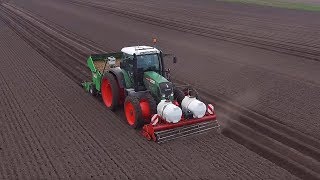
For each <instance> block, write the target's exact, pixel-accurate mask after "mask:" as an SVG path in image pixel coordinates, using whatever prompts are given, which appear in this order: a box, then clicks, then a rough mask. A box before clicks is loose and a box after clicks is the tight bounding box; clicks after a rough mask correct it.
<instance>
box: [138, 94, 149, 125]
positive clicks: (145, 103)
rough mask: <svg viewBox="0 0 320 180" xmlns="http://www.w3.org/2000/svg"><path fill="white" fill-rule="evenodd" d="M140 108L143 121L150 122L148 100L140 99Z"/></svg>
mask: <svg viewBox="0 0 320 180" xmlns="http://www.w3.org/2000/svg"><path fill="white" fill-rule="evenodd" d="M140 107H141V111H142V117H143V119H144V120H145V121H148V120H150V118H151V111H150V104H149V102H148V100H146V99H142V100H141V101H140Z"/></svg>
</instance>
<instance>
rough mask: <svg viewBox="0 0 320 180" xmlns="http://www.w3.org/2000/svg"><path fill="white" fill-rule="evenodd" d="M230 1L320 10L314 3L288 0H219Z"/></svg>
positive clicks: (319, 6)
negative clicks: (290, 0)
mask: <svg viewBox="0 0 320 180" xmlns="http://www.w3.org/2000/svg"><path fill="white" fill-rule="evenodd" d="M219 1H228V2H238V3H247V4H257V5H262V6H272V7H279V8H286V9H296V10H304V11H320V5H312V4H307V3H302V2H301V3H300V2H288V1H279V0H219Z"/></svg>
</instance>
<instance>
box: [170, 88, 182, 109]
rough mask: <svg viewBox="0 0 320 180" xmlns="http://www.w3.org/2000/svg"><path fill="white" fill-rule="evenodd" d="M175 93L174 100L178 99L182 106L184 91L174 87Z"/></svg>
mask: <svg viewBox="0 0 320 180" xmlns="http://www.w3.org/2000/svg"><path fill="white" fill-rule="evenodd" d="M173 94H174V100H176V101H177V102H178V103H179V105H180V106H181V102H182V100H183V98H184V97H185V94H184V92H183V91H182V90H181V89H179V88H174V90H173Z"/></svg>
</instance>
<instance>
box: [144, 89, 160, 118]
mask: <svg viewBox="0 0 320 180" xmlns="http://www.w3.org/2000/svg"><path fill="white" fill-rule="evenodd" d="M143 98H145V99H147V101H148V102H149V105H150V115H151V116H152V115H154V114H157V103H156V101H155V99H154V98H153V97H152V95H151V94H150V93H146V94H145V96H144V97H143Z"/></svg>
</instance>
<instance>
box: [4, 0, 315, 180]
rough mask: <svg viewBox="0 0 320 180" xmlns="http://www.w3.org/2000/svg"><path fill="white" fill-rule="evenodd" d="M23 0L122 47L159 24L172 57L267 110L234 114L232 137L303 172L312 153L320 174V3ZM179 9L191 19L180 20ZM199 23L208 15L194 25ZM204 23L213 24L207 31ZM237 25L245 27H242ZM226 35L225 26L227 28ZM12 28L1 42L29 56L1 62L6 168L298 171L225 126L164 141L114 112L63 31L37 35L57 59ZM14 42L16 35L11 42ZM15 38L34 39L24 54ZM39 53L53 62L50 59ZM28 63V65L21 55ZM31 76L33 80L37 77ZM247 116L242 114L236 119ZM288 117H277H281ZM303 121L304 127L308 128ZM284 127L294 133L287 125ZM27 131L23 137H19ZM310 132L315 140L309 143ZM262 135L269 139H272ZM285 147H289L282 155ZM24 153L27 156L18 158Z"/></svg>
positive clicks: (223, 90) (193, 173)
mask: <svg viewBox="0 0 320 180" xmlns="http://www.w3.org/2000/svg"><path fill="white" fill-rule="evenodd" d="M16 2H17V3H18V4H19V6H22V7H24V8H26V9H30V10H32V11H34V13H36V14H38V15H39V16H42V17H45V18H47V19H50V20H51V21H54V22H55V23H56V24H59V25H62V26H64V27H66V28H67V29H68V30H71V31H73V32H76V33H77V34H81V35H82V37H85V38H87V39H90V40H91V42H88V43H87V42H85V41H84V40H83V39H81V36H79V41H83V42H84V44H86V43H87V44H95V45H98V46H100V47H103V48H105V49H106V50H107V51H114V50H116V51H117V50H118V49H120V48H121V47H123V46H128V45H137V44H150V42H151V40H150V38H151V37H153V36H154V35H155V34H156V35H157V36H158V37H159V38H158V40H159V47H161V49H163V50H164V51H165V52H170V51H171V52H172V51H174V52H175V53H176V55H177V56H178V57H179V65H178V66H172V64H170V63H168V64H167V67H170V68H171V69H172V71H173V74H174V75H175V77H176V78H179V79H180V80H186V81H189V82H191V83H194V84H195V85H196V86H197V87H199V88H201V89H203V91H205V92H206V93H208V94H209V95H211V96H210V97H212V95H215V96H217V97H222V98H226V99H231V100H232V101H233V102H234V103H237V104H240V105H243V106H245V107H249V108H250V109H252V110H254V111H256V112H258V115H256V116H255V118H256V119H253V120H252V121H251V122H250V121H248V119H246V118H245V119H243V117H240V114H239V117H238V118H237V117H235V118H234V119H233V120H234V121H235V122H233V123H226V122H222V123H224V124H223V125H224V126H225V127H226V129H229V131H230V130H233V131H234V132H233V134H232V133H231V135H228V137H231V138H232V139H236V141H237V142H239V143H241V144H242V145H244V146H245V147H248V148H249V149H250V150H253V151H255V152H257V153H258V154H259V155H261V156H263V157H265V158H267V159H268V160H270V161H272V162H275V163H276V164H277V165H279V166H281V167H283V168H286V169H287V170H288V171H290V172H291V173H294V174H295V175H297V176H299V177H302V178H303V177H305V176H304V175H301V174H300V175H299V169H297V167H299V166H300V164H299V163H301V162H302V161H304V160H305V159H308V158H310V157H312V158H310V159H311V160H310V161H307V162H305V163H304V164H303V165H304V166H305V167H306V168H310V169H307V170H306V171H305V172H308V171H309V170H312V171H314V172H310V173H309V172H308V173H307V174H308V175H312V173H315V175H312V177H317V174H316V173H319V170H318V169H319V168H318V167H319V166H314V167H313V164H318V163H319V162H318V161H317V160H316V159H319V158H318V157H319V153H318V152H319V151H318V152H317V150H318V149H319V146H318V145H319V143H317V142H316V140H312V141H311V140H310V139H311V136H310V137H307V138H305V139H304V138H302V136H303V135H301V134H304V136H308V135H312V136H314V137H316V138H318V136H317V135H318V133H319V131H318V128H319V122H318V121H317V119H318V115H319V107H320V106H319V102H320V101H319V99H318V97H320V96H319V92H320V91H319V88H318V87H319V83H320V79H319V77H320V74H319V71H318V69H319V64H318V60H319V54H318V50H317V47H319V44H318V43H319V40H318V39H317V37H318V36H317V31H316V30H317V29H318V28H317V27H318V26H319V23H318V21H316V20H313V19H316V18H315V17H318V15H317V14H314V13H303V14H302V13H299V12H296V11H290V10H279V9H272V8H261V9H256V8H257V7H255V6H254V7H253V6H241V5H228V6H227V5H226V4H224V3H218V2H214V1H204V0H203V1H197V2H196V3H195V2H194V1H186V2H185V3H183V4H181V3H179V2H176V1H170V2H169V1H168V2H166V3H164V2H159V1H151V2H149V1H148V2H147V1H144V0H143V1H134V2H132V1H131V2H132V3H137V4H139V6H132V5H130V3H128V2H127V3H128V4H127V3H123V2H122V1H111V2H109V1H108V4H102V6H99V7H90V6H89V7H83V4H82V6H79V5H78V4H70V3H65V2H64V1H57V2H51V1H39V0H32V1H30V2H28V3H25V1H23V2H22V1H21V2H19V0H17V1H16ZM68 2H70V1H68ZM97 2H98V1H97ZM101 2H102V1H101ZM212 3H213V4H212ZM106 5H110V6H111V9H110V7H109V6H108V7H109V9H107V11H105V10H103V9H101V7H105V6H106ZM120 7H121V8H120ZM112 8H113V9H112ZM126 8H127V9H126ZM127 12H135V14H127ZM270 12H271V13H270ZM121 16H124V17H121ZM152 16H156V17H161V18H162V19H163V20H164V22H163V21H156V20H155V19H154V18H153V17H152ZM137 17H140V19H137ZM168 17H169V19H168ZM172 17H175V21H176V22H174V23H176V24H174V23H173V22H172V20H171V19H170V18H172ZM165 18H167V19H165ZM150 19H151V20H150ZM306 19H308V20H310V21H306ZM141 21H142V22H141ZM177 21H178V22H177ZM179 21H182V22H184V23H182V24H181V23H180V24H179ZM194 23H196V24H197V26H198V27H194V25H192V24H194ZM84 24H85V25H84ZM183 24H187V25H188V26H184V25H183ZM172 25H174V26H172ZM177 26H178V27H180V29H179V28H178V29H177ZM203 26H206V28H208V29H209V30H208V31H205V30H204V29H203V28H204V27H203ZM92 27H99V28H92ZM162 27H165V28H162ZM199 27H201V28H199ZM217 27H222V28H223V30H224V31H226V32H225V33H224V34H219V33H217V31H220V30H219V29H218V30H217V29H215V28H217ZM93 29H94V31H93ZM233 31H236V32H238V34H240V35H241V36H239V35H232V34H233ZM197 33H198V34H197ZM40 34H41V33H40ZM222 35H223V38H220V37H218V36H222ZM251 35H252V37H254V38H252V37H251ZM23 36H26V37H27V39H34V41H35V42H36V41H37V40H41V38H42V40H41V41H42V42H44V41H46V38H45V37H46V36H44V35H41V36H40V35H34V34H31V35H28V34H27V33H26V34H24V35H23ZM32 36H34V37H32ZM8 37H11V38H12V37H14V35H12V34H10V33H9V34H6V35H4V36H3V38H1V39H7V40H6V41H1V42H3V44H2V46H1V48H0V49H3V51H2V53H3V54H4V55H3V56H8V59H10V58H11V59H15V62H16V63H17V64H7V63H3V64H1V67H2V69H1V71H0V72H1V73H2V75H3V76H2V77H1V78H2V79H1V84H3V85H1V88H3V92H4V93H3V94H2V97H1V98H2V99H4V101H3V102H2V106H4V107H6V108H5V109H4V111H3V112H4V113H1V115H2V116H0V117H1V118H2V117H5V118H3V119H4V120H2V119H1V123H3V124H4V125H5V126H4V127H6V128H3V131H2V132H1V134H0V138H2V139H0V140H2V142H3V143H2V142H1V144H3V147H4V148H2V149H4V151H1V150H0V152H3V153H2V154H1V155H0V158H2V159H4V160H3V161H2V159H0V161H1V162H5V163H3V166H2V169H1V168H0V179H1V176H3V177H4V178H8V179H12V178H15V177H26V176H33V175H35V174H37V176H43V177H46V175H48V176H50V175H52V176H53V177H54V178H55V177H72V178H73V177H82V178H86V177H89V176H94V177H96V176H97V177H98V176H105V177H118V178H120V179H123V178H134V177H136V178H137V177H139V176H149V177H159V178H161V177H162V178H163V177H164V176H167V177H168V178H174V177H182V178H184V177H185V178H199V177H212V176H213V177H218V176H221V177H223V178H233V179H239V178H240V179H241V178H243V179H250V178H254V179H257V178H261V179H266V178H268V179H269V178H271V179H287V178H294V177H293V176H292V175H291V174H289V173H288V172H287V171H285V170H283V169H281V168H279V167H277V166H276V165H275V164H273V163H271V162H270V161H268V160H265V159H264V158H261V157H260V156H258V155H257V154H254V153H252V152H251V151H248V150H247V149H246V148H244V147H243V146H242V145H238V144H236V143H235V142H234V141H231V140H230V139H228V138H226V137H224V136H222V135H216V134H214V133H210V134H205V135H200V136H196V137H192V138H186V139H182V140H178V141H174V142H172V143H168V144H165V145H162V146H158V145H156V144H154V143H150V142H146V141H145V140H144V139H143V138H142V137H141V136H140V134H139V133H137V132H136V131H134V130H131V129H130V128H129V127H128V126H127V125H126V123H125V122H124V120H123V119H124V118H123V115H122V113H121V112H120V113H118V114H117V113H116V114H114V113H111V112H109V111H107V110H106V109H105V108H104V107H103V104H102V103H100V102H98V101H94V99H93V98H91V97H89V96H88V95H87V94H86V93H84V92H83V91H82V90H81V89H80V88H79V87H77V86H76V84H74V82H77V81H78V80H83V79H85V78H87V79H89V78H90V73H88V72H86V71H87V67H85V65H84V64H85V63H82V62H81V61H79V62H77V61H72V58H70V56H67V55H63V54H64V53H65V51H66V52H69V51H70V52H72V48H70V49H69V50H68V49H60V50H59V49H57V48H58V46H57V47H56V46H55V45H56V44H57V43H55V42H51V40H48V41H47V42H46V43H45V44H46V45H47V46H49V48H48V47H46V46H42V45H41V43H39V42H38V44H37V43H35V44H34V45H33V46H32V47H33V48H34V49H36V50H37V51H38V52H39V53H41V54H42V55H43V56H45V57H46V58H47V60H45V59H43V58H41V57H39V55H38V54H36V53H34V54H30V55H29V54H28V53H30V52H29V51H27V50H25V49H26V48H25V47H22V45H21V44H22V43H21V42H20V40H17V41H18V42H15V41H12V42H11V41H9V40H8ZM102 37H103V38H102ZM298 37H299V38H298ZM247 39H249V40H250V41H248V40H247ZM259 39H260V40H259ZM261 39H263V41H262V40H261ZM252 40H253V41H252ZM264 40H268V42H267V43H269V44H265V43H266V42H265V41H264ZM52 41H54V39H52ZM57 42H58V41H57ZM283 42H284V43H283ZM10 43H12V44H11V47H10V46H8V44H10ZM29 43H30V42H29ZM250 43H251V44H250ZM279 43H280V44H279ZM4 44H6V45H4ZM17 44H19V45H20V47H17ZM279 45H283V46H281V47H279ZM7 46H8V47H7ZM15 48H19V49H24V50H25V51H21V52H20V51H16V52H19V55H17V53H16V54H12V51H13V50H14V49H15ZM43 51H44V53H43ZM0 52H1V51H0ZM297 52H298V53H297ZM10 53H11V54H10ZM46 55H48V56H46ZM17 57H23V58H20V59H17ZM26 57H27V58H26ZM35 57H38V58H35ZM35 59H37V60H36V61H35ZM199 59H201V62H199ZM39 61H41V62H43V63H40V64H39ZM83 61H84V62H85V58H84V57H83ZM169 62H170V61H169ZM49 63H51V64H53V65H54V66H55V67H53V66H51V70H50V67H49V68H48V67H47V66H48V64H49ZM22 65H24V66H25V67H20V66H22ZM15 66H16V67H15ZM32 70H33V71H32ZM29 71H30V72H29ZM306 72H308V73H306ZM7 74H10V75H11V74H12V76H10V77H9V76H7ZM65 75H67V76H68V77H69V78H70V79H68V78H67V77H66V76H65ZM26 77H28V80H29V81H25V79H26ZM12 79H13V80H12ZM28 88H29V89H28ZM25 89H27V91H26V90H25ZM11 99H13V101H12V102H11V101H10V100H11ZM209 99H210V98H208V99H207V100H209ZM213 99H215V98H213ZM210 100H211V99H210ZM48 101H50V103H47V102H48ZM218 103H221V102H218ZM29 108H30V109H29ZM7 111H8V112H7ZM229 113H231V112H228V111H226V112H224V114H221V116H220V120H224V118H223V117H222V116H226V115H227V116H228V115H229ZM241 114H242V115H243V114H244V112H241ZM17 116H19V117H20V116H21V118H19V117H18V118H17ZM258 116H262V118H261V117H258ZM36 117H37V118H36ZM251 118H252V117H251ZM7 119H10V121H6V120H7ZM62 120H63V121H62ZM266 122H268V123H267V125H268V126H270V127H266V128H261V127H262V126H266V125H261V123H266ZM14 123H15V124H14ZM19 123H25V124H22V125H21V124H20V125H19ZM239 123H242V125H239V126H236V125H237V124H239ZM252 123H253V124H252ZM259 123H260V125H259ZM276 123H278V125H277V127H275V126H273V125H275V124H276ZM244 125H245V126H244ZM258 125H259V126H258ZM280 125H282V126H284V127H286V128H289V127H293V129H290V131H292V130H293V132H294V133H292V132H291V134H290V133H288V132H289V131H288V132H286V131H285V130H288V129H286V128H280V129H277V131H275V129H276V128H279V127H280ZM241 126H244V127H242V128H241ZM271 126H273V127H272V128H275V129H272V128H271ZM17 127H18V128H20V129H18V128H17ZM306 127H307V128H306ZM30 129H31V130H30ZM20 131H22V132H23V133H24V132H26V133H25V134H23V133H21V132H20ZM299 131H301V132H302V133H301V134H299ZM9 132H10V133H9ZM257 132H258V133H264V135H265V136H267V138H264V137H262V136H261V135H259V136H255V135H256V134H255V133H257ZM281 133H287V134H288V135H287V136H286V134H285V135H283V134H282V135H281V136H280V134H281ZM20 134H22V135H21V136H20ZM235 134H236V137H234V135H235ZM237 134H238V135H237ZM289 134H290V135H289ZM57 135H58V136H57ZM242 135H247V136H248V137H250V138H251V139H250V141H249V140H248V139H247V140H246V138H244V139H241V136H242ZM19 137H25V139H26V140H25V141H24V140H20V139H19ZM52 137H54V138H52ZM291 137H292V138H296V137H297V139H296V140H299V141H302V142H299V143H298V144H294V143H292V142H293V141H292V139H290V138H291ZM30 139H31V140H30ZM304 140H306V141H304ZM307 140H308V141H307ZM20 141H22V144H23V145H20V144H19V143H18V142H20ZM16 142H17V143H16ZM303 142H305V143H307V145H304V147H300V145H301V144H302V143H303ZM308 143H309V147H307V146H308ZM259 144H264V146H267V148H266V147H264V148H261V147H262V146H258V145H259ZM268 145H269V147H268ZM284 145H286V146H287V147H286V146H284ZM24 146H28V147H31V148H30V149H26V148H22V149H24V151H23V152H22V151H21V150H20V149H21V147H24ZM33 146H36V147H37V150H36V152H37V153H39V154H40V155H37V154H36V153H34V151H35V149H34V148H33ZM298 146H299V147H298ZM291 147H294V148H291ZM32 148H33V149H32ZM12 149H14V150H12ZM272 151H276V153H272ZM297 151H298V153H297ZM277 152H278V155H277V156H278V157H276V156H275V155H276V154H277ZM279 152H281V153H280V154H279ZM300 152H302V153H305V154H301V153H300ZM313 152H316V153H313ZM19 154H20V156H18V157H22V159H19V158H15V156H16V155H19ZM306 154H309V155H310V157H309V156H308V155H306ZM29 156H30V157H29ZM57 157H58V158H57ZM55 158H57V159H55ZM286 158H289V160H287V159H286ZM313 158H315V159H313ZM24 159H27V160H26V161H24ZM29 159H30V160H29ZM286 160H287V161H286ZM10 162H14V163H13V164H10ZM83 162H86V163H83ZM109 163H110V164H111V165H110V166H109ZM288 163H289V164H288ZM107 164H108V165H107ZM9 165H11V167H13V168H10V166H9ZM7 166H8V167H7ZM43 166H44V167H43ZM291 167H292V168H291ZM11 169H13V170H11ZM15 169H23V171H22V172H24V174H19V171H14V170H15ZM300 170H301V169H300ZM117 174H118V175H117ZM318 177H319V176H318ZM40 178H41V177H40ZM305 179H307V178H305ZM308 179H310V178H308Z"/></svg>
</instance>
